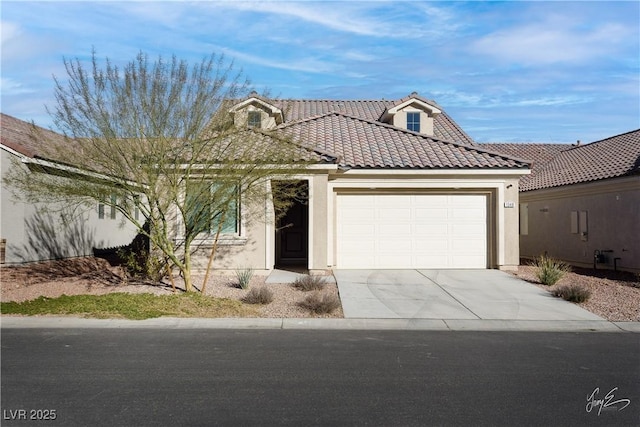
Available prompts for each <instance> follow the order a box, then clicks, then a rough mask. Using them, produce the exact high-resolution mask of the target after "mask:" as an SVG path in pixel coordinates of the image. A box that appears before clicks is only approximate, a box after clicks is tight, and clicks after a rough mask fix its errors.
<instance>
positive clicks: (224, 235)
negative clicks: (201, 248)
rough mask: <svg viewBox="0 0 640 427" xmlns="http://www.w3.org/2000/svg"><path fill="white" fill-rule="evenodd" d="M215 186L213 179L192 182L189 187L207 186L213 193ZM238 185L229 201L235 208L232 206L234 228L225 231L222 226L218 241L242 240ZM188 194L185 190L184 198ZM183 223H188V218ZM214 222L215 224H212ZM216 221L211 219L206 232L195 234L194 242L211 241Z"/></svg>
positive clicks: (242, 228) (241, 213)
mask: <svg viewBox="0 0 640 427" xmlns="http://www.w3.org/2000/svg"><path fill="white" fill-rule="evenodd" d="M215 184H216V181H215V179H211V180H203V181H198V182H193V183H191V185H208V186H209V191H210V192H213V191H214V185H215ZM239 187H240V185H239V184H237V185H236V186H235V189H234V190H233V191H234V193H235V197H234V200H233V201H231V202H230V203H233V204H234V205H235V206H233V208H232V211H233V212H234V217H235V221H234V227H233V231H230V230H225V225H224V224H223V228H222V229H221V230H220V236H219V239H220V240H223V239H224V240H229V239H231V240H237V239H242V238H244V236H243V233H244V227H243V212H242V195H241V192H240V188H239ZM187 194H188V190H187V189H186V188H185V197H188V196H187ZM184 220H185V221H188V220H189V218H188V217H187V218H184ZM227 221H229V220H225V222H227ZM214 222H215V223H216V224H214ZM216 227H217V221H216V220H215V219H214V218H212V219H211V222H210V224H209V225H208V227H207V228H208V230H206V231H199V232H198V233H197V234H196V240H210V239H213V238H214V237H215V235H216V232H217V229H216Z"/></svg>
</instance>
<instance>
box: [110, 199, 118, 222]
mask: <svg viewBox="0 0 640 427" xmlns="http://www.w3.org/2000/svg"><path fill="white" fill-rule="evenodd" d="M116 203H117V199H116V196H114V195H112V196H111V206H110V207H111V209H110V211H109V218H111V219H116Z"/></svg>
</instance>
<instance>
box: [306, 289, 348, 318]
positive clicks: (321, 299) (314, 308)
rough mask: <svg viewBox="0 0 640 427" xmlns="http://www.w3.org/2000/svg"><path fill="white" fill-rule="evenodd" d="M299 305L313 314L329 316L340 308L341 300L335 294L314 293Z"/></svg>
mask: <svg viewBox="0 0 640 427" xmlns="http://www.w3.org/2000/svg"><path fill="white" fill-rule="evenodd" d="M298 305H299V306H300V307H302V308H306V309H307V310H309V311H310V312H312V313H316V314H327V313H331V312H332V311H333V310H335V309H337V308H338V307H340V300H339V299H338V297H337V296H335V295H333V294H330V293H326V292H320V291H314V292H313V293H311V294H310V295H307V297H306V298H305V299H304V300H302V301H300V302H299V303H298Z"/></svg>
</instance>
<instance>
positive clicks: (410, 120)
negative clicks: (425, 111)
mask: <svg viewBox="0 0 640 427" xmlns="http://www.w3.org/2000/svg"><path fill="white" fill-rule="evenodd" d="M407 129H408V130H412V131H414V132H420V113H407Z"/></svg>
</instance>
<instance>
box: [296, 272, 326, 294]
mask: <svg viewBox="0 0 640 427" xmlns="http://www.w3.org/2000/svg"><path fill="white" fill-rule="evenodd" d="M325 284H326V283H325V281H324V276H310V275H308V274H307V275H304V276H300V277H298V278H297V279H296V280H295V282H293V283H292V284H291V286H293V287H294V288H296V289H298V290H299V291H304V292H308V291H319V290H322V289H324V287H325Z"/></svg>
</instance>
